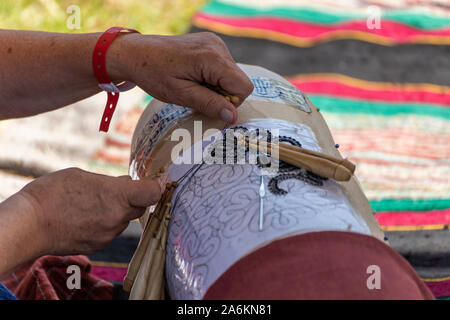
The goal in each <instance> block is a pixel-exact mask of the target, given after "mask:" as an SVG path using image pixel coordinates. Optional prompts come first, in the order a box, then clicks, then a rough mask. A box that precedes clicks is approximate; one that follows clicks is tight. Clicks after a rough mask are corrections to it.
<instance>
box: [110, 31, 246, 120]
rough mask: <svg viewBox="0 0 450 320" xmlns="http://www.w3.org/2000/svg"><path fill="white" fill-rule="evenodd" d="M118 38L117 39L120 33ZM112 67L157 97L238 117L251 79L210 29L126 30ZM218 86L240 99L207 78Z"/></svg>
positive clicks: (120, 77) (114, 50) (121, 77)
mask: <svg viewBox="0 0 450 320" xmlns="http://www.w3.org/2000/svg"><path fill="white" fill-rule="evenodd" d="M116 41H117V39H116ZM113 45H115V48H113V47H111V51H112V53H111V56H109V54H110V53H109V52H108V57H107V68H108V72H110V71H111V72H112V74H113V77H114V78H116V79H117V80H128V81H131V82H134V83H136V84H137V85H138V86H139V87H141V88H142V89H143V90H145V91H146V92H147V93H149V94H150V95H152V96H153V97H155V98H157V99H159V100H161V101H164V102H167V103H174V104H178V105H182V106H186V107H190V108H192V109H194V110H197V111H199V112H201V113H204V114H205V115H207V116H210V117H217V118H220V119H222V120H223V121H225V122H227V123H235V122H236V120H237V110H236V107H238V106H239V105H240V104H241V103H242V102H243V101H244V100H245V98H247V96H248V95H250V93H251V92H252V91H253V84H252V82H251V81H250V79H249V78H248V77H247V75H246V74H245V73H244V72H243V71H242V70H241V69H240V68H239V67H238V66H237V65H236V63H235V62H234V60H233V58H232V57H231V55H230V52H229V51H228V49H227V47H226V45H225V43H224V42H223V41H222V40H221V39H220V38H219V37H218V36H216V35H215V34H213V33H210V32H202V33H193V34H187V35H183V36H154V35H141V34H126V35H124V36H121V37H119V40H118V41H117V44H114V43H113ZM205 83H207V84H209V85H212V86H218V87H220V88H222V89H223V90H225V91H226V92H228V93H229V94H230V95H234V96H237V97H238V98H239V102H238V103H236V104H235V105H233V104H232V103H231V102H230V101H227V100H226V99H225V98H224V97H223V96H222V95H220V94H218V93H216V92H214V91H213V90H210V89H208V88H206V87H205V86H204V85H203V84H205Z"/></svg>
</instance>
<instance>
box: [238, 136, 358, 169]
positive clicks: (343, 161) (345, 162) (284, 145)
mask: <svg viewBox="0 0 450 320" xmlns="http://www.w3.org/2000/svg"><path fill="white" fill-rule="evenodd" d="M245 140H246V141H247V142H252V143H254V144H257V143H259V144H264V145H265V146H266V147H268V146H269V145H270V146H271V145H273V144H270V143H267V142H266V141H262V140H255V139H250V138H248V137H245ZM279 148H280V149H281V148H285V149H290V150H293V151H296V152H301V153H305V154H309V155H312V156H315V157H318V158H324V159H327V160H330V161H331V162H335V163H337V164H340V165H343V166H344V167H346V168H347V169H348V170H349V171H350V172H351V173H354V172H355V168H356V166H355V164H354V163H352V162H351V161H350V160H348V159H339V158H336V157H333V156H330V155H327V154H325V153H321V152H317V151H312V150H308V149H305V148H301V147H297V146H293V145H291V144H288V143H283V142H280V143H279Z"/></svg>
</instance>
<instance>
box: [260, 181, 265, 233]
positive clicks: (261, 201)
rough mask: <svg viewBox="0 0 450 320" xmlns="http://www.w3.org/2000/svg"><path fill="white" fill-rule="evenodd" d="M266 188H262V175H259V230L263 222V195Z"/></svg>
mask: <svg viewBox="0 0 450 320" xmlns="http://www.w3.org/2000/svg"><path fill="white" fill-rule="evenodd" d="M265 195H266V190H265V189H264V175H261V185H260V186H259V231H262V229H263V224H264V215H263V214H264V196H265Z"/></svg>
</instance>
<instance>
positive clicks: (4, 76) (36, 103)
mask: <svg viewBox="0 0 450 320" xmlns="http://www.w3.org/2000/svg"><path fill="white" fill-rule="evenodd" d="M100 35H101V34H100V33H90V34H61V33H49V32H35V31H15V30H0V43H1V44H2V48H1V50H0V119H7V118H14V117H25V116H30V115H35V114H39V113H42V112H46V111H49V110H53V109H56V108H59V107H63V106H65V105H68V104H71V103H73V102H76V101H78V100H81V99H84V98H87V97H89V96H91V95H93V94H95V93H97V92H99V91H100V88H99V87H98V85H97V80H96V78H95V77H94V73H93V70H92V62H91V60H92V51H93V49H94V47H95V43H96V42H97V39H98V38H99V37H100ZM118 39H120V36H119V38H118ZM118 39H117V40H118ZM114 42H116V41H114ZM114 42H113V44H112V45H111V47H110V50H109V51H108V56H107V58H108V59H107V69H108V72H109V73H110V77H111V78H114V80H122V79H118V78H120V75H119V74H118V72H117V70H116V69H115V65H116V62H115V60H114V59H115V58H116V57H118V56H120V53H119V50H116V49H117V47H118V45H119V44H118V43H114ZM117 42H119V41H117ZM116 51H117V52H116Z"/></svg>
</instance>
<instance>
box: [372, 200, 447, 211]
mask: <svg viewBox="0 0 450 320" xmlns="http://www.w3.org/2000/svg"><path fill="white" fill-rule="evenodd" d="M369 203H370V205H371V206H372V210H374V211H429V210H442V209H448V208H450V199H425V200H414V199H382V200H371V201H369Z"/></svg>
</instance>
